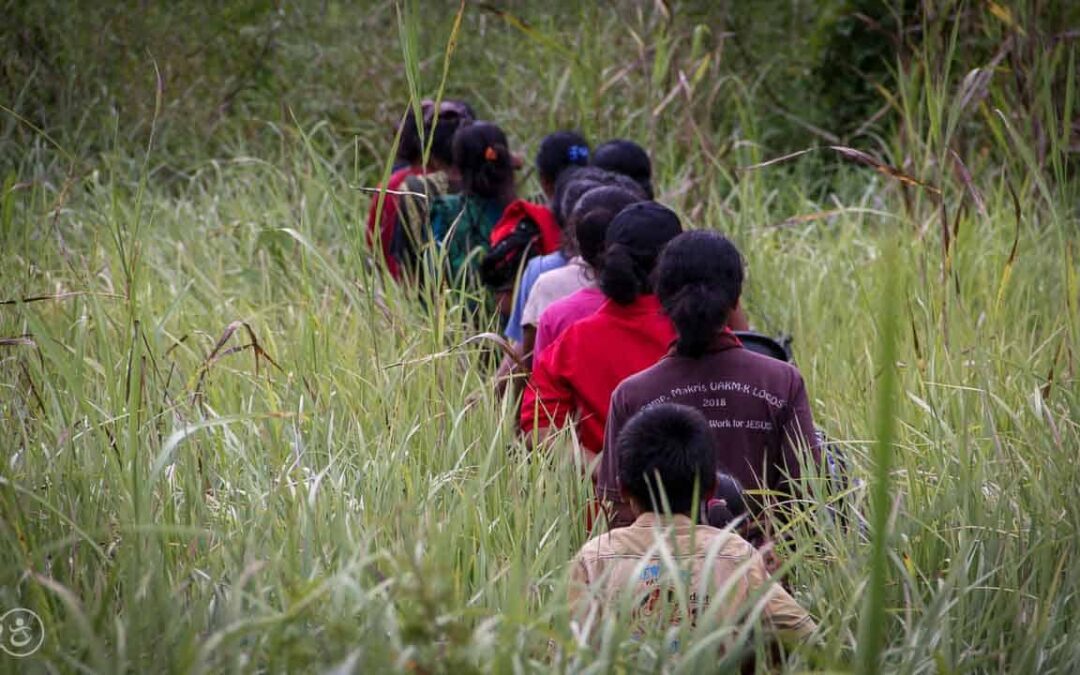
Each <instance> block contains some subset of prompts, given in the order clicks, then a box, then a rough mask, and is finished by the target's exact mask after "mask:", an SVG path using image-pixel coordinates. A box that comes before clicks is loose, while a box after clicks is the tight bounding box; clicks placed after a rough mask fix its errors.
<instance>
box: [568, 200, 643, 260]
mask: <svg viewBox="0 0 1080 675" xmlns="http://www.w3.org/2000/svg"><path fill="white" fill-rule="evenodd" d="M644 199H645V194H644V193H643V192H642V191H641V189H640V188H638V187H637V185H634V187H633V189H632V190H628V189H626V188H625V187H618V186H615V185H600V186H597V187H594V188H593V189H591V190H589V191H588V192H586V193H585V194H583V195H582V196H581V198H580V199H578V201H577V204H575V205H574V210H573V211H572V212H571V214H570V227H569V228H568V229H569V230H570V231H572V232H573V236H574V241H575V243H576V246H577V252H578V254H579V255H581V257H582V259H584V260H585V263H586V264H587V265H589V267H591V268H593V269H594V270H598V269H599V268H600V256H601V254H602V253H603V252H604V238H605V237H606V236H607V230H608V226H609V225H611V221H612V220H613V219H614V218H615V215H616V214H618V213H619V211H622V210H623V209H624V208H626V207H627V206H630V205H631V204H635V203H637V202H640V201H643V200H644Z"/></svg>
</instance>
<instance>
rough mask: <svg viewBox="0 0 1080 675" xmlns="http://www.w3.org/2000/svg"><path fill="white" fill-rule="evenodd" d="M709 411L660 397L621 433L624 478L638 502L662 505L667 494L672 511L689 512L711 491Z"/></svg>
mask: <svg viewBox="0 0 1080 675" xmlns="http://www.w3.org/2000/svg"><path fill="white" fill-rule="evenodd" d="M714 443H715V441H714V439H713V435H712V432H711V431H710V430H709V423H708V422H706V421H705V417H704V416H703V415H702V414H701V413H700V412H699V411H698V410H696V409H694V408H690V407H687V406H684V405H679V404H676V403H661V404H660V405H656V406H653V407H650V408H645V409H644V410H642V411H641V412H639V413H637V414H636V415H634V416H633V417H632V418H630V421H629V422H627V423H626V426H624V427H623V429H622V432H621V433H619V437H618V439H616V443H615V450H616V452H618V453H619V483H620V485H621V487H622V489H623V490H624V491H625V492H626V493H627V494H628V495H629V496H631V497H633V498H634V500H635V501H636V502H637V503H638V506H640V507H642V508H644V509H648V510H651V511H660V510H661V509H662V508H663V504H664V502H663V501H662V498H661V496H660V495H661V491H662V493H663V495H665V496H666V498H667V505H668V506H669V507H670V509H671V512H672V513H683V514H687V515H689V514H690V513H691V512H692V511H693V508H694V487H695V485H697V486H698V490H699V491H698V498H699V499H700V498H704V497H708V496H709V495H710V494H712V492H713V489H714V485H715V481H716V449H715V446H714Z"/></svg>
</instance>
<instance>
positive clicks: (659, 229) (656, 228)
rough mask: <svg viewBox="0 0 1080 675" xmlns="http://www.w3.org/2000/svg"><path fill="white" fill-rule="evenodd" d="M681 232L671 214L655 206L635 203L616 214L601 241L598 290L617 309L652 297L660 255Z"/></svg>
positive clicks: (667, 209)
mask: <svg viewBox="0 0 1080 675" xmlns="http://www.w3.org/2000/svg"><path fill="white" fill-rule="evenodd" d="M681 232H682V225H681V224H680V223H679V217H678V216H676V215H675V212H674V211H672V210H671V209H669V208H667V207H666V206H662V205H660V204H657V203H656V202H637V203H635V204H631V205H630V206H627V207H626V208H624V209H623V210H622V211H619V213H618V215H616V216H615V218H614V219H613V220H612V221H611V225H609V226H608V229H607V233H606V235H605V238H604V253H603V255H602V256H601V258H600V290H601V291H603V292H604V295H606V296H607V297H609V298H611V299H612V300H614V301H615V302H617V303H618V304H620V305H629V304H630V303H632V302H634V300H636V299H637V297H638V296H639V295H646V294H649V293H652V292H653V270H654V269H655V267H656V261H657V259H658V258H659V257H660V252H661V251H662V250H664V246H666V245H667V243H668V242H669V241H671V240H672V239H674V238H675V237H677V236H678V235H679V234H680V233H681Z"/></svg>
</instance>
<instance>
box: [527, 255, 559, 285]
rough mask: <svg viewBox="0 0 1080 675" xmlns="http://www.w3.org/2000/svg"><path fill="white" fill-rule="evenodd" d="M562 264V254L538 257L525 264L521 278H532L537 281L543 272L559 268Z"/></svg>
mask: <svg viewBox="0 0 1080 675" xmlns="http://www.w3.org/2000/svg"><path fill="white" fill-rule="evenodd" d="M562 264H563V258H562V254H561V253H559V252H557V251H556V252H555V253H549V254H547V255H538V256H535V257H533V258H532V259H530V260H529V262H527V263H525V271H524V272H523V273H522V278H525V277H529V276H531V277H533V278H534V279H538V278H539V277H540V275H542V274H544V273H545V272H550V271H551V270H553V269H556V268H557V267H561V266H562Z"/></svg>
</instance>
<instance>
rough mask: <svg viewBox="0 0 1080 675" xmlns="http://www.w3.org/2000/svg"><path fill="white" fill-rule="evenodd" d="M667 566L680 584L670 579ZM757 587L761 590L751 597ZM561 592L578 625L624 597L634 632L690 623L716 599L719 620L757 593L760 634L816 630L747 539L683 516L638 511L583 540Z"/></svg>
mask: <svg viewBox="0 0 1080 675" xmlns="http://www.w3.org/2000/svg"><path fill="white" fill-rule="evenodd" d="M673 570H677V571H676V572H675V574H677V575H678V576H679V577H681V579H682V582H683V583H682V584H676V583H674V578H673V574H672V572H673ZM680 586H681V587H682V589H684V590H683V593H684V594H685V595H683V596H682V598H681V599H680V593H679V591H678V589H679V587H680ZM763 588H765V589H767V590H766V591H765V593H764V594H763V595H757V594H756V592H757V591H758V590H759V589H763ZM569 593H570V602H571V607H572V608H573V611H574V616H575V618H576V619H577V621H579V623H580V624H583V625H585V626H589V625H597V624H598V622H599V620H600V618H601V616H602V614H603V613H604V611H605V610H606V609H607V608H611V609H614V608H616V607H619V606H620V603H622V602H626V601H629V602H630V608H631V615H632V617H631V618H632V621H633V622H634V623H635V628H634V630H635V632H637V633H640V632H641V631H643V630H645V628H646V627H647V625H649V624H650V623H653V624H654V623H655V622H657V621H660V622H661V623H663V624H667V625H675V624H680V623H682V622H683V621H685V620H687V619H689V621H690V622H691V623H693V622H694V621H695V620H696V619H697V617H698V616H700V615H701V614H702V613H704V612H707V611H710V609H712V608H713V604H714V603H716V602H720V603H723V604H722V606H721V607H719V608H718V609H716V610H714V611H717V613H718V618H719V619H720V620H721V621H723V620H737V619H738V618H739V617H740V616H744V615H745V614H746V613H747V612H748V610H750V609H751V606H750V605H749V604H748V600H749V599H752V598H757V599H758V602H760V603H761V609H760V611H761V622H762V624H763V626H764V627H765V628H766V629H767V631H769V632H771V633H773V634H775V635H779V636H784V637H794V638H798V639H806V638H808V637H809V636H810V635H811V634H812V633H813V632H814V630H815V628H816V626H815V625H814V622H813V620H812V619H811V618H810V615H809V614H807V612H806V610H805V609H803V608H802V607H800V606H799V604H798V603H797V602H795V600H794V598H792V597H791V596H790V595H789V594H788V593H787V591H785V590H784V589H783V588H781V587H780V585H779V584H777V583H776V582H775V581H774V580H772V579H771V578H770V577H769V573H768V572H767V571H766V569H765V563H764V562H763V561H762V559H761V555H760V554H759V553H758V552H757V551H756V550H755V549H754V548H753V546H751V545H750V543H749V542H747V541H746V540H745V539H743V538H742V537H740V536H739V535H738V534H735V533H732V532H728V531H725V530H718V529H716V528H714V527H709V526H708V525H695V524H694V523H693V521H691V520H690V519H689V518H688V517H686V516H683V515H676V516H674V517H673V518H671V519H668V518H664V517H661V516H658V515H657V514H655V513H644V514H642V515H641V516H639V517H638V518H637V520H636V521H634V523H633V524H632V525H630V526H628V527H621V528H617V529H614V530H612V531H610V532H607V533H604V534H602V535H600V536H598V537H596V538H594V539H592V540H590V541H589V542H588V543H586V544H585V546H584V547H582V549H581V551H580V552H579V553H578V555H577V557H576V558H575V559H574V562H573V569H572V570H571V574H570V590H569ZM627 593H630V594H631V597H630V598H629V599H627V597H626V594H627Z"/></svg>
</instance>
